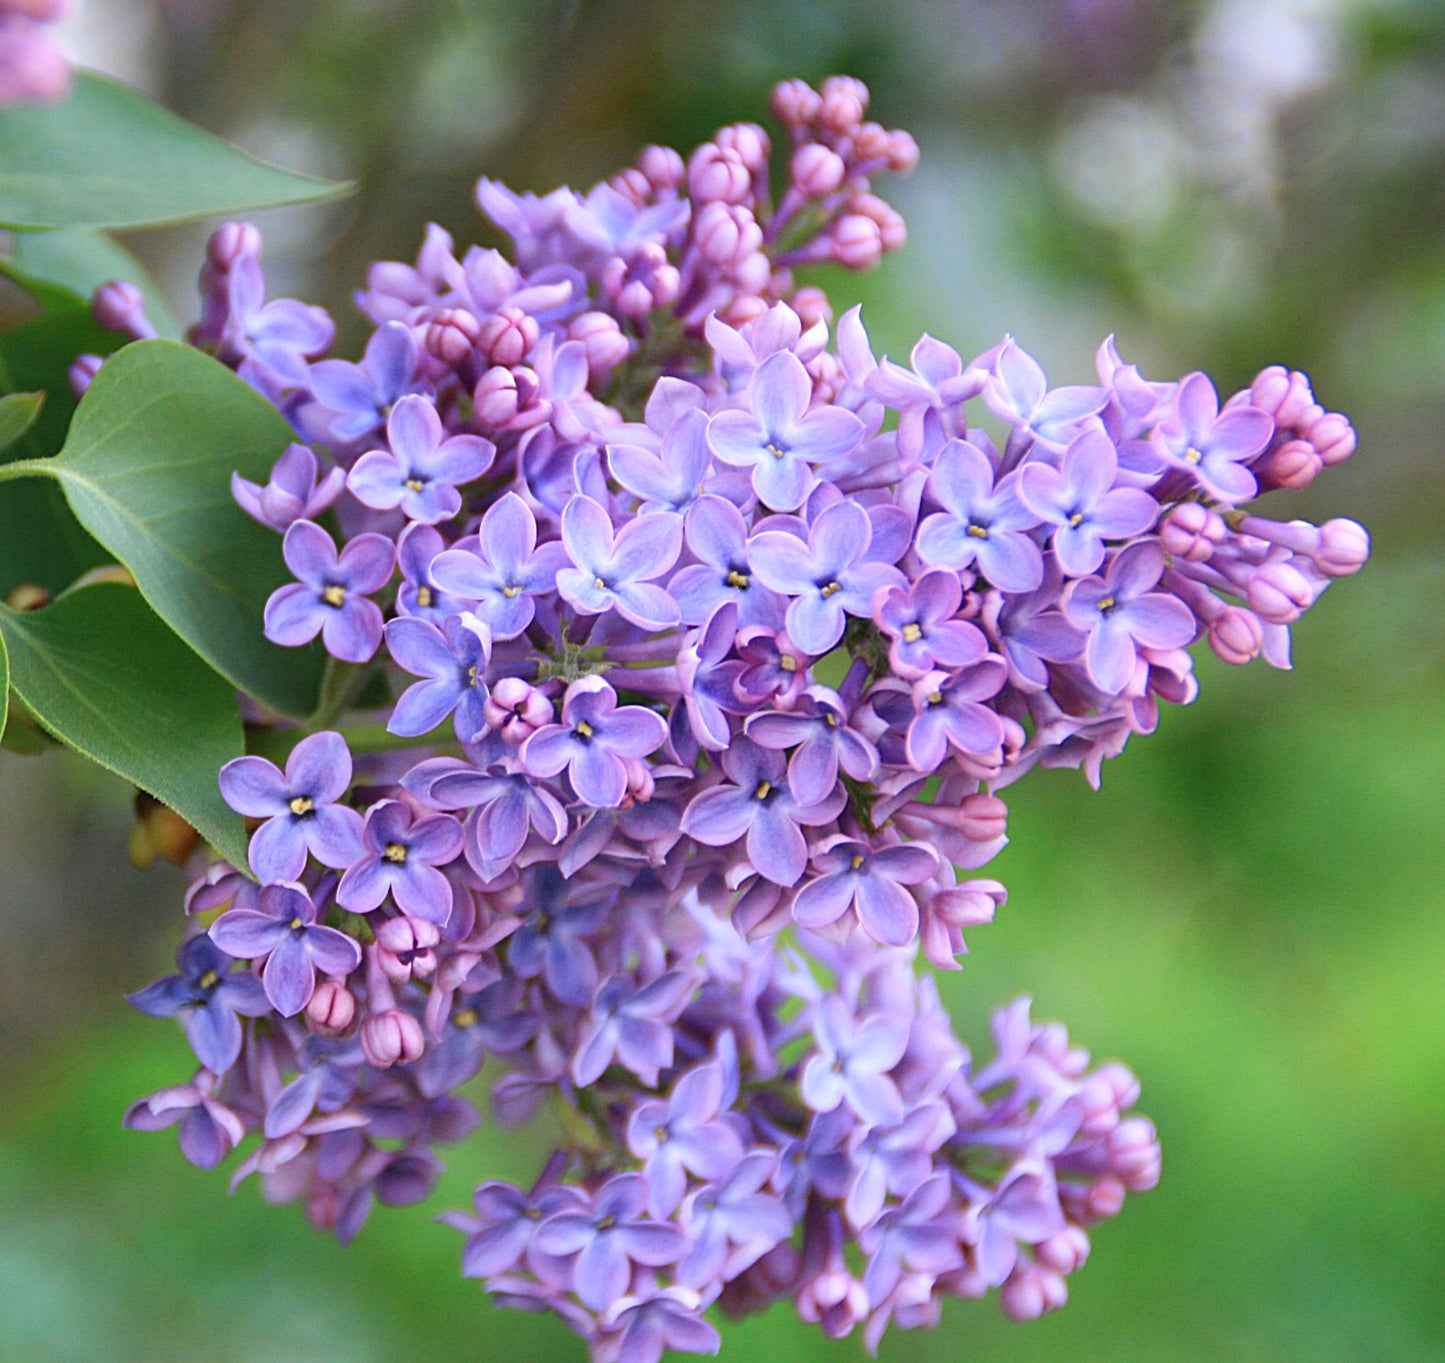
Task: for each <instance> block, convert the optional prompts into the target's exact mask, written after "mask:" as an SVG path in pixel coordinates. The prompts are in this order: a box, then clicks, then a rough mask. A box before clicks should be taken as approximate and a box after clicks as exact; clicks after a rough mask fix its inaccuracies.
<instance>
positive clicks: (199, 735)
mask: <svg viewBox="0 0 1445 1363" xmlns="http://www.w3.org/2000/svg"><path fill="white" fill-rule="evenodd" d="M0 636H3V639H4V644H5V647H6V649H8V652H9V672H10V685H11V686H13V687H14V689H15V694H16V695H17V696H19V698H20V699H21V700H22V701H23V702H24V703H25V706H26V708H27V709H28V710H29V711H30V713H31V714H32V715H34V716H35V718H36V719H37V720H38V721H39V722H40V723H41V724H42V725H44V727H45V728H46V729H48V730H50V732H51V733H53V734H54V735H55V736H56V737H57V738H58V739H60V740H61V741H62V742H64V743H66V744H68V745H69V746H70V747H72V748H75V749H76V750H77V751H78V752H80V753H83V754H84V755H85V756H86V757H89V758H91V759H92V760H93V761H96V762H99V763H100V764H101V766H103V767H108V768H109V769H110V770H111V771H113V772H116V773H118V774H119V775H121V776H124V777H125V778H126V780H128V781H132V782H134V783H135V784H136V785H138V786H139V787H140V788H141V789H142V790H146V791H149V792H150V793H151V794H152V795H154V796H155V797H156V798H157V799H158V800H162V801H164V802H165V803H166V804H168V805H169V806H170V807H171V808H172V809H174V810H175V811H176V813H178V814H179V815H180V816H181V817H182V818H184V819H185V820H186V821H187V822H188V823H191V824H193V825H194V826H195V827H196V828H197V829H199V830H200V832H201V833H202V834H203V835H204V836H205V838H206V839H207V840H208V841H209V842H210V843H212V844H213V845H214V846H215V847H216V848H217V849H218V850H219V851H220V852H221V854H222V855H223V856H225V857H227V858H228V859H229V860H230V861H232V862H234V863H235V864H236V865H237V866H241V867H244V866H245V865H246V833H245V828H244V825H243V824H242V822H241V818H240V816H239V815H237V814H235V813H234V812H232V810H231V809H230V808H228V807H227V805H226V802H225V801H224V800H222V798H221V793H220V789H219V788H218V786H217V785H216V773H217V772H218V771H219V770H220V768H221V765H222V764H223V763H225V762H227V761H229V760H230V759H231V758H233V757H237V756H239V755H240V754H241V753H242V751H243V750H244V741H243V736H242V732H241V720H240V716H239V715H238V713H237V709H236V694H235V692H234V690H232V688H231V687H230V686H229V685H228V684H227V683H226V681H225V680H224V679H223V678H221V677H218V676H217V675H216V674H215V673H214V672H212V671H211V669H210V668H209V667H207V666H206V664H205V663H203V662H202V661H201V660H200V659H199V658H198V657H196V655H195V654H194V653H192V652H191V650H190V649H188V648H187V647H186V646H185V645H184V644H183V643H182V642H181V641H180V640H179V639H178V638H176V636H175V635H174V634H172V633H171V631H170V630H168V629H167V628H166V627H165V625H164V624H162V623H161V621H160V619H159V618H158V617H157V616H156V614H155V612H154V611H152V610H151V609H150V607H149V606H147V605H146V603H145V602H144V601H143V600H142V599H141V597H140V594H139V593H138V592H136V591H135V590H134V589H133V588H131V587H122V586H116V585H109V584H103V585H99V586H94V587H85V588H82V589H81V590H79V591H75V592H70V593H69V594H67V595H66V596H63V597H61V598H60V600H58V601H56V602H55V604H54V605H51V606H46V607H45V608H44V609H43V610H36V611H13V610H10V609H9V608H7V607H3V606H0Z"/></svg>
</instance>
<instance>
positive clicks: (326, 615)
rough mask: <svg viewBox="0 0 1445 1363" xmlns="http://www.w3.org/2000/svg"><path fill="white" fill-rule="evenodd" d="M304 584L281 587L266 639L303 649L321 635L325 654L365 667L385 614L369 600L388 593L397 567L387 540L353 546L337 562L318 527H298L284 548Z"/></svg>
mask: <svg viewBox="0 0 1445 1363" xmlns="http://www.w3.org/2000/svg"><path fill="white" fill-rule="evenodd" d="M281 553H282V555H283V557H284V558H285V560H286V566H287V567H288V568H290V569H291V571H292V572H293V573H294V574H295V575H296V577H297V578H298V579H299V581H296V582H293V583H291V584H290V585H289V586H286V587H278V588H277V589H276V590H275V591H274V592H272V593H271V597H270V600H268V601H267V602H266V616H265V622H266V637H267V638H268V639H269V640H271V642H272V643H273V644H282V645H284V646H285V647H287V648H299V647H301V645H302V644H309V643H310V642H311V641H312V640H313V639H314V638H315V637H316V636H317V635H318V634H319V635H320V636H321V642H322V643H323V644H325V645H326V651H327V652H328V653H330V654H331V655H332V657H334V658H339V659H340V660H341V661H342V662H347V663H364V662H366V661H367V660H368V659H369V658H370V657H371V655H372V654H373V653H375V652H376V646H377V645H378V644H379V643H380V642H381V628H382V616H381V608H380V607H379V606H378V605H377V604H376V603H375V602H374V601H368V600H367V599H366V598H367V596H368V594H369V593H371V592H374V591H378V590H380V588H382V587H384V586H385V585H386V583H387V581H388V580H389V579H390V577H391V572H392V568H393V567H394V566H395V563H396V548H395V546H394V545H393V544H392V542H391V541H390V540H389V539H387V537H386V536H385V535H375V534H364V535H357V536H356V537H355V538H354V539H352V540H349V541H348V542H347V544H346V547H345V548H344V549H342V551H341V553H340V555H339V556H338V554H337V552H336V545H335V543H334V542H333V541H332V538H331V536H330V535H328V534H327V533H326V531H324V530H323V529H322V528H321V527H320V526H319V525H317V524H316V523H315V522H314V521H296V522H295V523H294V524H293V525H292V526H291V528H290V529H289V530H288V531H287V532H286V538H285V540H284V541H283V542H282V545H281Z"/></svg>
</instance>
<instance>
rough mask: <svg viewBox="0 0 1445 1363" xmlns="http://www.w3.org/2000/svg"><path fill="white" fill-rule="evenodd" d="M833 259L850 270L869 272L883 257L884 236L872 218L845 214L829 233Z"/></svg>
mask: <svg viewBox="0 0 1445 1363" xmlns="http://www.w3.org/2000/svg"><path fill="white" fill-rule="evenodd" d="M828 238H829V241H830V242H831V243H832V247H833V258H834V259H835V260H836V261H837V262H838V263H839V264H840V265H844V266H846V267H847V268H848V269H850V270H867V269H870V268H872V267H873V266H874V265H876V264H877V263H878V262H879V260H881V259H882V257H883V234H882V233H881V232H880V231H879V230H878V224H877V223H876V222H874V221H873V219H872V218H867V217H864V216H863V215H862V214H861V213H845V214H844V215H843V216H842V217H841V218H839V219H838V221H837V222H836V223H834V224H833V227H832V229H831V230H830V231H829V233H828Z"/></svg>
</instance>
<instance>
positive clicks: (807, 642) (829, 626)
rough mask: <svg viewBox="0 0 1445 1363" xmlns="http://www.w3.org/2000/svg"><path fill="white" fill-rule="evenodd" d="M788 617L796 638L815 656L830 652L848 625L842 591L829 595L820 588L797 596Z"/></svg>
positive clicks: (789, 626)
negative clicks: (839, 593) (824, 594)
mask: <svg viewBox="0 0 1445 1363" xmlns="http://www.w3.org/2000/svg"><path fill="white" fill-rule="evenodd" d="M785 619H786V622H787V629H788V634H789V636H790V637H791V638H792V640H793V642H794V643H795V644H797V645H798V647H799V648H801V649H802V650H803V652H805V653H812V654H814V655H815V656H821V655H822V654H824V653H827V652H828V651H829V650H830V649H831V648H832V647H833V645H834V644H836V643H837V642H838V640H839V639H841V638H842V637H843V631H844V629H845V628H846V626H847V612H846V611H844V609H843V603H842V602H841V601H840V600H839V599H838V594H836V593H835V594H834V595H832V596H827V597H825V596H823V595H822V593H821V592H819V591H817V590H816V589H814V590H813V591H812V592H811V593H810V594H808V595H806V596H798V597H794V598H793V600H792V601H791V602H790V603H789V605H788V613H787V616H786V617H785Z"/></svg>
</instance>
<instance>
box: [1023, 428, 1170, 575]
mask: <svg viewBox="0 0 1445 1363" xmlns="http://www.w3.org/2000/svg"><path fill="white" fill-rule="evenodd" d="M1118 470H1119V460H1118V453H1117V451H1116V450H1115V449H1114V442H1113V441H1112V440H1110V439H1109V437H1108V436H1107V435H1105V434H1104V432H1103V431H1100V430H1092V431H1085V432H1084V433H1083V434H1082V435H1080V436H1077V437H1076V438H1075V439H1074V440H1073V441H1071V442H1070V444H1069V447H1068V449H1066V450H1065V451H1064V456H1063V462H1062V464H1061V465H1060V467H1058V468H1054V467H1053V466H1052V465H1051V464H1045V463H1040V462H1034V463H1028V464H1025V465H1024V466H1023V468H1022V469H1020V470H1019V483H1018V492H1019V498H1020V500H1021V501H1022V502H1023V503H1024V505H1025V506H1027V507H1028V509H1029V510H1030V511H1032V512H1033V513H1034V514H1035V515H1036V516H1038V518H1039V519H1040V520H1041V521H1042V522H1043V523H1044V524H1045V525H1052V526H1055V527H1056V528H1055V530H1054V534H1053V546H1054V553H1055V554H1057V555H1058V560H1059V565H1060V567H1062V568H1063V570H1064V572H1066V573H1067V574H1068V575H1069V576H1070V577H1084V576H1086V575H1087V574H1089V573H1092V572H1093V571H1094V570H1095V569H1096V568H1097V567H1098V566H1099V565H1100V564H1101V563H1102V562H1103V561H1104V541H1105V540H1106V539H1108V540H1126V539H1131V538H1133V536H1135V535H1142V534H1143V533H1144V532H1145V531H1146V530H1148V529H1149V527H1150V526H1152V525H1153V524H1154V521H1155V520H1156V519H1157V517H1158V515H1159V503H1158V502H1156V501H1155V500H1154V498H1153V497H1151V496H1150V495H1149V494H1148V493H1147V492H1145V491H1144V490H1143V489H1142V488H1137V487H1115V486H1114V478H1115V475H1116V474H1117V473H1118Z"/></svg>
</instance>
